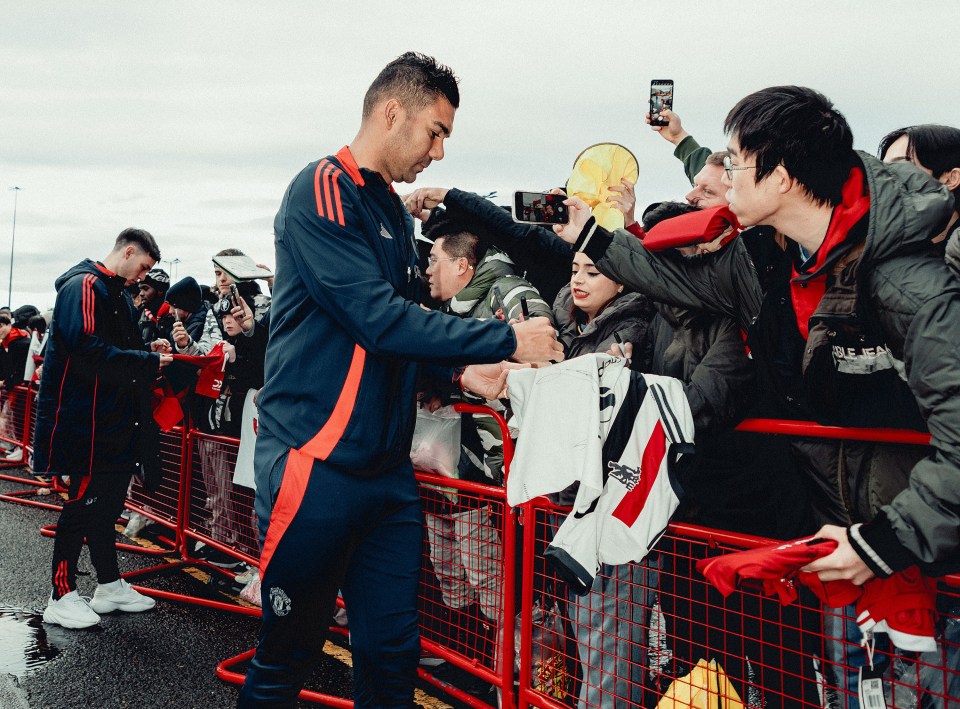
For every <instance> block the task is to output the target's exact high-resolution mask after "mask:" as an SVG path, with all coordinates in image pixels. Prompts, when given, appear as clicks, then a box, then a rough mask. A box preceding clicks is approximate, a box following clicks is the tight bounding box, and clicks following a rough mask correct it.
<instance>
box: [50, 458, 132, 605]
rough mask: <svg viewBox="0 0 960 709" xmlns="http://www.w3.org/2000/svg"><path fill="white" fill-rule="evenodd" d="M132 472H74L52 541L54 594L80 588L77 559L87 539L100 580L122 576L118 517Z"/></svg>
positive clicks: (58, 596) (91, 557)
mask: <svg viewBox="0 0 960 709" xmlns="http://www.w3.org/2000/svg"><path fill="white" fill-rule="evenodd" d="M131 477H132V476H131V475H130V474H125V473H99V474H96V475H82V476H81V475H71V476H70V485H69V491H68V495H67V501H66V503H65V504H64V506H63V511H62V512H61V513H60V519H59V520H57V535H56V537H55V538H54V542H53V597H54V598H60V597H61V596H64V595H66V594H67V593H70V591H74V590H76V588H77V562H78V561H79V559H80V551H81V550H82V549H83V544H84V541H86V544H87V546H88V547H89V548H90V560H91V561H92V562H93V567H94V568H95V569H96V570H97V581H98V583H111V582H113V581H116V580H117V579H119V578H120V568H119V566H117V550H116V546H115V545H116V529H115V525H116V523H117V517H119V516H120V513H121V512H122V511H123V503H124V501H125V500H126V497H127V487H128V486H129V484H130V478H131Z"/></svg>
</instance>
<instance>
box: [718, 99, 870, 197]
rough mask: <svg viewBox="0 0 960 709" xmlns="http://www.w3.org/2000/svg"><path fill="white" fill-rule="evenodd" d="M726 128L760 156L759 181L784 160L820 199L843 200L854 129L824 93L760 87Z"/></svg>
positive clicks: (737, 108)
mask: <svg viewBox="0 0 960 709" xmlns="http://www.w3.org/2000/svg"><path fill="white" fill-rule="evenodd" d="M723 129H724V130H725V131H726V132H727V133H730V134H731V135H734V136H735V137H736V139H737V141H738V142H739V143H740V148H741V149H742V150H743V151H744V152H745V153H749V154H751V155H754V156H755V158H756V163H757V170H756V172H755V173H754V174H755V178H754V179H755V180H756V181H757V182H760V180H762V179H763V178H765V177H767V176H768V175H770V174H771V173H772V172H773V171H774V170H775V169H776V167H777V166H778V165H783V167H784V168H785V169H786V170H787V172H788V173H790V176H791V177H793V178H795V179H796V180H797V182H798V183H799V184H800V186H801V187H802V188H803V190H804V192H806V193H807V194H808V195H810V197H812V198H813V200H814V201H815V202H817V204H821V205H825V204H829V205H832V206H836V205H838V204H840V202H841V200H842V195H841V193H842V190H843V184H844V182H846V180H847V177H848V175H849V174H850V166H851V160H852V155H853V133H852V132H851V130H850V126H849V125H848V124H847V119H846V118H844V117H843V114H841V113H840V112H839V111H837V110H836V109H835V108H834V107H833V104H832V103H831V102H830V100H829V99H828V98H827V97H826V96H824V95H823V94H821V93H819V92H818V91H814V90H813V89H808V88H806V87H803V86H772V87H770V88H769V89H763V90H762V91H757V92H756V93H752V94H750V95H749V96H747V97H745V98H743V99H741V100H740V102H739V103H738V104H737V105H736V106H734V107H733V108H732V109H731V110H730V113H728V114H727V118H726V120H725V121H724V123H723Z"/></svg>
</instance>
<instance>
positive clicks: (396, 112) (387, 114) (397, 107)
mask: <svg viewBox="0 0 960 709" xmlns="http://www.w3.org/2000/svg"><path fill="white" fill-rule="evenodd" d="M403 116H404V110H403V106H402V105H401V104H400V102H399V101H397V99H395V98H392V99H390V100H388V101H387V102H386V103H385V104H383V121H384V125H385V126H386V128H387V130H390V129H391V128H393V127H394V126H395V125H397V123H398V122H399V121H400V119H402V118H403Z"/></svg>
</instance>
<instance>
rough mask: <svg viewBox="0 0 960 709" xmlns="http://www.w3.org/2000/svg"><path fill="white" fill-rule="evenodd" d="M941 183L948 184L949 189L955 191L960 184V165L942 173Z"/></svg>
mask: <svg viewBox="0 0 960 709" xmlns="http://www.w3.org/2000/svg"><path fill="white" fill-rule="evenodd" d="M939 179H940V183H941V184H943V185H946V186H947V189H948V190H950V191H951V192H953V191H954V190H955V189H957V187H958V186H960V167H952V168H950V169H949V170H947V171H946V172H944V173H943V174H942V175H940V178H939Z"/></svg>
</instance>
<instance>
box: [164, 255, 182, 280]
mask: <svg viewBox="0 0 960 709" xmlns="http://www.w3.org/2000/svg"><path fill="white" fill-rule="evenodd" d="M164 263H166V264H170V265H169V266H168V267H167V268H169V269H170V284H171V285H173V282H174V281H176V280H177V274H176V271H175V270H174V267H175V266H176V265H177V264H178V263H180V259H178V258H173V259H170V260H169V261H164Z"/></svg>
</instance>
